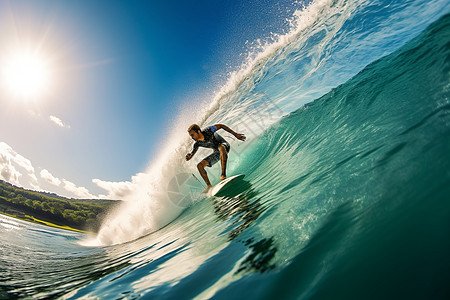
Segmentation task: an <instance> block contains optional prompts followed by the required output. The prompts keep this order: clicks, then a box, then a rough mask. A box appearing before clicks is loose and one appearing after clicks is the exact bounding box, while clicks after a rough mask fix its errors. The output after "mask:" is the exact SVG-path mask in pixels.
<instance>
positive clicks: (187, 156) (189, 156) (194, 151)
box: [186, 146, 198, 160]
mask: <svg viewBox="0 0 450 300" xmlns="http://www.w3.org/2000/svg"><path fill="white" fill-rule="evenodd" d="M197 150H198V147H195V146H194V149H193V150H192V152H191V153H188V154H186V160H190V159H191V158H192V157H193V156H194V154H195V153H196V152H197Z"/></svg>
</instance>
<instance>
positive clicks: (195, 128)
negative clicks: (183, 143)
mask: <svg viewBox="0 0 450 300" xmlns="http://www.w3.org/2000/svg"><path fill="white" fill-rule="evenodd" d="M191 130H194V131H195V132H199V131H200V126H198V125H197V124H192V125H191V126H189V128H188V132H191Z"/></svg>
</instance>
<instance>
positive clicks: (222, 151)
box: [219, 145, 227, 153]
mask: <svg viewBox="0 0 450 300" xmlns="http://www.w3.org/2000/svg"><path fill="white" fill-rule="evenodd" d="M219 151H220V152H221V153H227V148H226V147H225V146H224V145H219Z"/></svg>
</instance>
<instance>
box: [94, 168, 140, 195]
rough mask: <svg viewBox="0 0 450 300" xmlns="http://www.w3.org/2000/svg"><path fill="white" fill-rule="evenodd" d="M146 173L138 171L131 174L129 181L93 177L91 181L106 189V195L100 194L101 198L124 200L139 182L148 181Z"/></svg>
mask: <svg viewBox="0 0 450 300" xmlns="http://www.w3.org/2000/svg"><path fill="white" fill-rule="evenodd" d="M147 176H148V175H147V174H144V173H138V174H137V175H135V176H133V177H132V178H131V182H130V181H121V182H112V181H103V180H100V179H93V180H92V182H93V183H95V184H96V185H97V186H98V187H100V188H102V189H104V190H106V191H107V192H108V195H106V196H105V195H100V197H101V198H106V199H111V200H125V198H126V197H127V196H129V195H131V194H132V193H133V192H134V191H135V190H136V188H137V187H138V186H139V184H140V183H142V182H144V181H146V182H148V178H147Z"/></svg>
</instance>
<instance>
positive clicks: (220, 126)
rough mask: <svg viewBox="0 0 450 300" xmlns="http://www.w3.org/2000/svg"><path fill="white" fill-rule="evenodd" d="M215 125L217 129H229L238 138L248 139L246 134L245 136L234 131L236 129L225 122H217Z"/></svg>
mask: <svg viewBox="0 0 450 300" xmlns="http://www.w3.org/2000/svg"><path fill="white" fill-rule="evenodd" d="M214 126H215V127H216V128H217V130H219V129H223V130H225V131H228V132H229V133H231V134H232V135H234V136H235V137H236V138H237V139H238V140H241V141H245V139H246V136H245V135H244V134H242V133H237V132H234V131H233V130H232V129H231V128H230V127H228V126H227V125H223V124H215V125H214Z"/></svg>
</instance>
